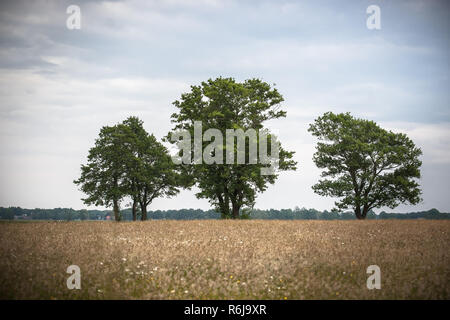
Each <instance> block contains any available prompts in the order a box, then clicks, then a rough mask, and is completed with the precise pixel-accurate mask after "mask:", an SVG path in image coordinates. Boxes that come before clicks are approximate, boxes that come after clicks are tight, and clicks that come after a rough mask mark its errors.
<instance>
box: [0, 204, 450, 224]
mask: <svg viewBox="0 0 450 320" xmlns="http://www.w3.org/2000/svg"><path fill="white" fill-rule="evenodd" d="M121 214H122V218H123V220H132V213H131V209H124V210H122V211H121ZM242 216H243V217H244V218H248V219H267V220H275V219H281V220H354V219H355V214H354V213H353V212H343V213H337V212H330V211H326V210H325V211H318V210H315V209H306V208H301V209H300V208H295V209H281V210H274V209H270V210H260V209H254V210H252V211H251V213H250V214H249V215H242ZM111 217H112V211H110V210H85V209H83V210H74V209H71V208H55V209H22V208H20V207H9V208H3V207H0V219H6V220H65V221H70V220H109V219H111ZM148 217H149V218H150V219H158V220H161V219H174V220H194V219H220V213H218V212H215V211H214V210H207V211H204V210H201V209H180V210H164V211H162V210H156V211H149V212H148ZM367 219H450V213H444V212H439V211H438V210H437V209H431V210H428V211H421V212H410V213H386V212H384V211H383V212H381V213H380V214H378V215H377V214H375V213H374V212H373V211H370V212H369V213H368V215H367Z"/></svg>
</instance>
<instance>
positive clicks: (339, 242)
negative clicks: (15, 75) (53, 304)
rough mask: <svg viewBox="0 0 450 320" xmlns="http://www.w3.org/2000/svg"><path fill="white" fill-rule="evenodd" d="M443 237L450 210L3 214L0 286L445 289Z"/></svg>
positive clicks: (86, 295) (448, 266) (297, 294)
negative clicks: (186, 215)
mask: <svg viewBox="0 0 450 320" xmlns="http://www.w3.org/2000/svg"><path fill="white" fill-rule="evenodd" d="M449 243H450V221H424V220H421V221H412V220H409V221H402V220H391V221H386V220H384V221H380V220H379V221H261V220H249V221H246V220H241V221H216V220H214V221H207V220H195V221H169V220H167V221H147V222H123V223H115V222H106V221H105V222H94V221H91V222H22V223H19V222H2V223H0V298H2V299H449V298H450V250H449V248H450V247H449ZM72 264H74V265H78V266H79V267H80V269H81V289H80V290H69V289H67V286H66V280H67V278H68V277H69V276H70V275H69V274H67V273H66V269H67V267H68V266H69V265H72ZM369 265H378V266H379V267H380V268H381V289H380V290H376V289H375V290H368V289H367V287H366V281H367V277H368V275H367V274H366V268H367V267H368V266H369Z"/></svg>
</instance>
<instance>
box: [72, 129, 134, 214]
mask: <svg viewBox="0 0 450 320" xmlns="http://www.w3.org/2000/svg"><path fill="white" fill-rule="evenodd" d="M121 147H122V141H121V135H120V133H119V131H118V127H117V126H112V127H111V126H104V127H103V128H102V129H101V130H100V134H99V137H98V138H97V140H96V141H95V146H94V147H92V148H91V149H90V150H89V155H88V163H87V164H86V165H82V166H81V177H80V178H79V179H78V180H75V181H74V183H75V184H77V185H80V190H81V191H83V192H84V193H85V194H86V195H87V197H86V198H83V199H82V200H83V202H84V203H85V204H87V205H91V204H93V205H96V206H106V207H111V206H112V207H113V212H114V218H115V220H116V221H120V220H121V217H120V210H119V205H120V201H121V199H122V198H123V197H124V194H125V191H126V190H125V189H124V187H123V186H122V185H121V184H120V182H121V180H122V178H123V176H124V174H125V172H124V164H123V152H122V148H121Z"/></svg>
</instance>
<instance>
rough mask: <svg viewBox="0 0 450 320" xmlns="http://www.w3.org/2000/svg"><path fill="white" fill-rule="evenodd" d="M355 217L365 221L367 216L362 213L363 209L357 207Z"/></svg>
mask: <svg viewBox="0 0 450 320" xmlns="http://www.w3.org/2000/svg"><path fill="white" fill-rule="evenodd" d="M355 215H356V218H357V219H358V220H363V219H364V218H365V217H366V216H365V215H363V214H362V213H361V207H360V206H357V207H356V208H355Z"/></svg>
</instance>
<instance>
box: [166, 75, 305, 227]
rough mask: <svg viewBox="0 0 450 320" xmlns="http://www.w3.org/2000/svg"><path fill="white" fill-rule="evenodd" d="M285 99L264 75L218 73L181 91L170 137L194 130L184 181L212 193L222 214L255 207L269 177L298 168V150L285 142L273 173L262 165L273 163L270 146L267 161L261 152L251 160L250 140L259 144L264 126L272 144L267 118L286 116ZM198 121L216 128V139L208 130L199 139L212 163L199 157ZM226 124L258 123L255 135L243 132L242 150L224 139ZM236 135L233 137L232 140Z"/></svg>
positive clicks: (231, 214)
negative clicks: (240, 77) (247, 76)
mask: <svg viewBox="0 0 450 320" xmlns="http://www.w3.org/2000/svg"><path fill="white" fill-rule="evenodd" d="M282 101H283V97H282V96H281V94H280V93H279V92H278V91H277V90H276V89H272V88H271V87H270V85H269V84H267V83H265V82H263V81H261V80H258V79H251V80H246V81H244V82H243V83H238V82H236V81H235V80H234V79H232V78H217V79H215V80H211V79H210V80H208V81H207V82H202V83H201V85H199V86H191V91H190V92H188V93H184V94H182V95H181V99H180V100H177V101H175V102H174V103H173V104H174V106H175V107H176V108H177V109H178V110H177V112H176V113H174V114H172V116H171V119H172V123H174V124H175V126H174V128H173V129H172V131H171V132H170V133H169V135H168V136H167V139H168V140H171V142H172V143H176V141H174V140H173V135H174V134H176V133H178V132H181V131H183V132H188V133H189V136H194V142H192V143H191V144H190V145H189V146H190V147H191V148H190V150H191V154H189V155H188V157H187V159H188V160H187V162H186V158H185V155H184V154H183V152H181V151H180V153H179V155H180V156H181V155H182V154H183V157H184V161H183V162H184V163H183V164H181V165H180V168H181V169H180V170H182V171H183V173H184V174H183V177H185V178H186V179H187V180H186V181H185V185H186V186H192V185H196V186H197V187H198V188H199V190H200V191H199V192H198V193H197V194H196V196H197V197H198V198H204V199H208V200H209V202H210V203H211V204H212V205H213V206H214V207H215V209H216V210H217V211H218V212H220V213H221V216H222V218H233V219H236V218H239V216H240V209H241V207H248V208H252V207H253V206H254V203H255V199H256V193H257V192H263V191H265V190H266V188H267V185H268V184H269V183H270V184H273V183H274V182H275V180H276V178H277V177H278V174H277V172H278V171H281V170H295V169H296V167H295V166H296V162H295V161H293V160H292V157H293V154H294V152H288V151H286V150H284V149H283V148H282V147H281V146H280V148H279V161H278V170H276V172H273V174H269V175H264V174H262V173H261V169H262V168H268V167H270V166H271V165H272V164H273V163H275V162H276V161H277V159H275V157H272V150H271V148H270V147H269V148H268V149H269V153H270V156H269V157H268V159H269V162H268V163H263V161H261V160H262V159H261V157H260V155H258V157H257V161H256V163H250V161H249V159H250V154H249V146H250V143H256V144H257V146H258V148H259V149H260V148H261V143H260V142H261V136H260V134H261V133H262V132H267V133H268V134H267V141H268V142H269V144H270V145H271V141H272V140H271V139H275V137H274V136H273V135H271V134H270V132H269V131H268V130H267V128H265V127H264V123H265V122H266V121H268V120H271V119H277V118H282V117H285V116H286V112H285V111H282V110H279V108H280V103H281V102H282ZM196 121H198V122H200V123H201V133H202V136H203V134H204V133H205V132H206V131H207V130H208V129H214V130H215V134H214V135H213V136H211V137H209V138H211V139H208V138H206V137H205V136H203V138H201V141H200V146H201V151H202V152H203V157H204V156H205V154H206V155H208V156H211V158H213V159H214V160H213V161H211V162H209V163H205V161H201V163H200V162H199V161H197V160H198V158H196V155H195V149H196V145H195V134H196V133H195V125H194V124H195V122H196ZM227 129H235V130H242V132H247V130H248V129H253V130H255V131H256V133H257V134H256V136H254V137H251V136H249V137H248V138H244V139H245V142H244V143H242V144H243V145H245V151H244V152H242V151H239V152H238V149H237V144H234V149H232V148H231V147H230V146H227V144H226V142H225V141H224V140H220V139H221V137H223V136H226V132H227ZM213 137H214V143H217V147H215V148H214V149H211V148H209V146H210V141H211V140H212V138H213ZM219 138H220V139H219ZM234 139H235V138H234V137H233V142H234ZM255 140H256V141H255ZM192 150H193V151H192ZM227 152H228V153H231V154H232V155H233V159H234V160H233V162H232V163H229V162H228V161H227V163H224V162H223V159H224V157H225V156H226V153H227ZM192 155H194V156H193V157H192ZM239 155H241V156H243V158H245V160H246V161H245V163H244V164H243V163H240V162H239V160H238V157H239ZM189 178H190V180H189Z"/></svg>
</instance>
